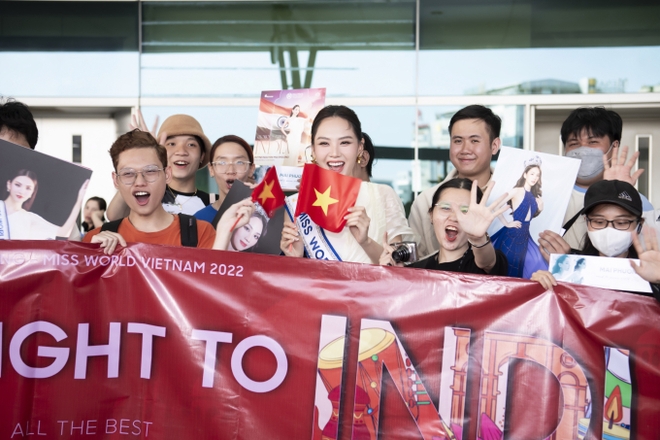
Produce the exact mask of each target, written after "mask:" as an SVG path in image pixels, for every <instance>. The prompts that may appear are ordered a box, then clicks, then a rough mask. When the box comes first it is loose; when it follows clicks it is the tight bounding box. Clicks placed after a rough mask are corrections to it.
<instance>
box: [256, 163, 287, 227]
mask: <svg viewBox="0 0 660 440" xmlns="http://www.w3.org/2000/svg"><path fill="white" fill-rule="evenodd" d="M252 201H253V202H259V204H261V206H262V207H263V208H264V211H266V215H268V218H271V217H272V216H273V214H275V211H277V208H279V207H281V206H284V191H282V187H281V186H280V179H278V178H277V171H276V170H275V167H270V169H269V170H268V171H267V172H266V175H265V176H264V180H262V181H261V183H260V184H259V185H257V186H255V187H254V190H252Z"/></svg>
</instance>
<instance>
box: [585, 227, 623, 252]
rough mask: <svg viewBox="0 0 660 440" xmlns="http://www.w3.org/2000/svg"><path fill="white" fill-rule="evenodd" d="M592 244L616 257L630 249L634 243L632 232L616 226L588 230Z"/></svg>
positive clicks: (599, 250)
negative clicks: (615, 227)
mask: <svg viewBox="0 0 660 440" xmlns="http://www.w3.org/2000/svg"><path fill="white" fill-rule="evenodd" d="M587 234H589V240H591V244H593V245H594V247H595V248H596V249H597V250H598V252H600V253H601V254H603V255H606V256H608V257H616V256H617V255H621V254H622V253H624V252H625V251H627V250H628V248H629V247H630V245H631V244H632V232H630V231H619V230H618V229H614V228H605V229H597V230H595V231H588V232H587Z"/></svg>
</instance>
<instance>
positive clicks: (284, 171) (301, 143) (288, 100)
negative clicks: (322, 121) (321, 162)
mask: <svg viewBox="0 0 660 440" xmlns="http://www.w3.org/2000/svg"><path fill="white" fill-rule="evenodd" d="M324 105H325V89H296V90H267V91H264V92H261V100H260V101H259V116H258V118H257V133H256V136H255V141H254V157H255V163H256V164H257V165H266V166H272V165H276V166H277V171H278V175H279V179H280V182H281V183H282V187H283V188H284V189H285V190H295V187H296V184H297V181H298V180H299V179H300V177H301V175H302V166H303V165H304V164H305V163H306V162H308V160H309V159H310V157H309V151H310V146H311V143H312V142H311V139H312V137H311V126H312V121H313V120H314V117H315V116H316V114H317V113H318V112H319V110H321V109H322V108H323V107H324ZM262 168H264V167H262Z"/></svg>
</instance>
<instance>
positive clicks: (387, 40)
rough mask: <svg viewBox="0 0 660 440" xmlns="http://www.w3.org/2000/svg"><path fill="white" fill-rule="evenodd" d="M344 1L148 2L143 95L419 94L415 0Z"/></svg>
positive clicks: (145, 27)
mask: <svg viewBox="0 0 660 440" xmlns="http://www.w3.org/2000/svg"><path fill="white" fill-rule="evenodd" d="M341 3H342V2H339V4H338V2H331V1H329V2H324V1H320V2H305V3H303V2H278V3H274V2H273V3H270V2H186V3H175V2H145V3H143V6H142V8H143V22H142V29H143V43H142V51H143V58H142V69H143V70H142V87H143V89H142V91H143V95H144V96H258V95H259V92H260V91H262V90H272V89H287V88H302V87H326V88H327V89H328V94H329V95H331V96H383V95H389V96H392V95H394V96H401V95H412V94H414V78H415V74H414V72H415V52H414V49H415V34H414V31H415V26H414V17H415V1H414V0H401V1H394V2H388V3H378V2H369V1H363V2H350V7H349V6H346V7H344V6H342V5H341ZM347 3H348V2H347ZM384 72H387V74H386V75H385V74H384Z"/></svg>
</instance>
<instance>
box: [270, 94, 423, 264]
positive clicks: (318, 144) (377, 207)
mask: <svg viewBox="0 0 660 440" xmlns="http://www.w3.org/2000/svg"><path fill="white" fill-rule="evenodd" d="M363 151H364V139H363V138H362V128H361V125H360V120H359V119H358V117H357V115H356V114H355V112H354V111H353V110H351V109H349V108H348V107H345V106H327V107H325V108H324V109H322V110H321V111H320V112H319V113H318V114H317V115H316V118H315V119H314V123H313V124H312V153H313V155H314V161H315V162H316V164H317V165H318V166H320V167H321V168H325V169H327V170H331V171H335V172H337V173H341V174H343V175H346V176H351V177H358V176H359V175H360V171H361V167H360V162H361V161H362V160H364V159H363V157H362V153H363ZM297 199H298V195H297V194H294V195H293V196H290V197H288V198H287V213H288V214H289V215H287V216H285V221H284V229H283V230H282V240H281V241H280V248H281V249H282V251H283V252H284V254H285V255H287V256H290V257H302V256H304V254H305V250H307V255H308V256H309V257H310V258H322V259H330V260H339V261H352V262H359V263H373V264H378V261H379V258H380V254H381V253H382V251H383V247H382V246H381V245H380V243H381V242H382V241H383V237H384V236H385V234H386V233H387V237H389V241H390V242H397V241H401V240H402V239H403V240H412V239H413V238H414V237H413V232H412V230H411V229H410V227H409V226H408V221H407V220H406V216H405V211H404V209H403V204H402V203H401V200H400V199H399V197H398V196H397V195H396V193H395V192H394V190H393V189H392V188H391V187H389V186H387V185H380V184H376V183H370V182H362V183H361V185H360V192H359V193H358V197H357V201H356V202H355V206H354V207H352V208H349V214H348V215H347V216H346V226H344V229H343V230H342V231H340V232H338V233H333V232H330V231H326V230H324V229H323V228H321V227H319V226H318V225H312V226H313V227H312V228H309V227H304V228H303V227H302V225H301V220H300V217H298V219H296V223H295V224H294V222H293V219H292V215H293V213H294V212H295V207H296V202H297ZM309 220H311V219H309V218H306V219H305V222H306V223H307V222H308V221H309ZM312 240H313V241H312ZM312 243H313V244H312ZM319 247H320V250H321V251H319ZM311 249H314V252H310V250H311Z"/></svg>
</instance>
